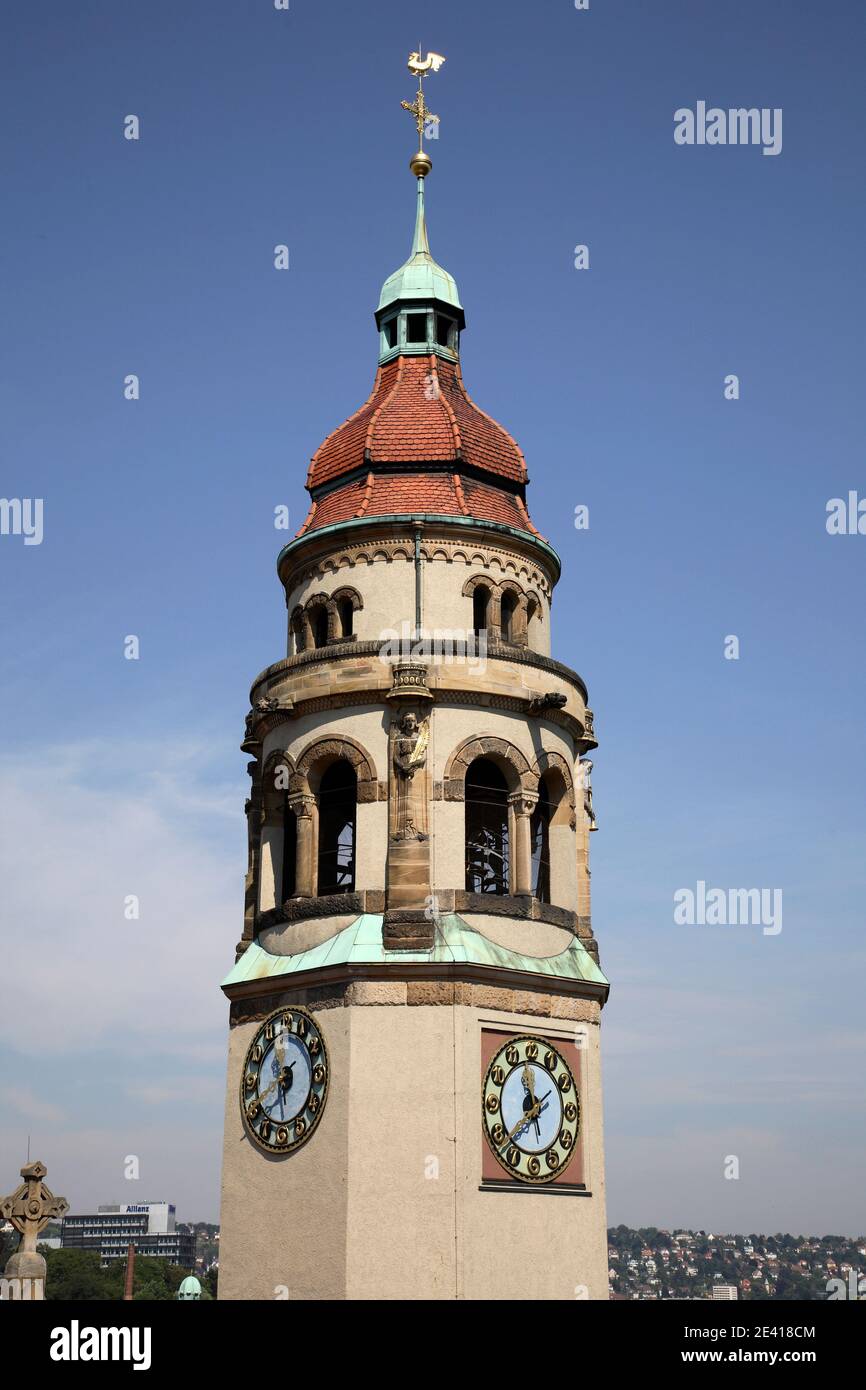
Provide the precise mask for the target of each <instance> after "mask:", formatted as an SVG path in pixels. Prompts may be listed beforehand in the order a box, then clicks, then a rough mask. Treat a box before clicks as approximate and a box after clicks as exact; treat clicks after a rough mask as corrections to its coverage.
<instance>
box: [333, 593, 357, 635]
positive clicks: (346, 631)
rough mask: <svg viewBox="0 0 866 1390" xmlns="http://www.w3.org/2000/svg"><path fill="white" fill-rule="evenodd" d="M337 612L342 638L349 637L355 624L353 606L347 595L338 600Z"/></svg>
mask: <svg viewBox="0 0 866 1390" xmlns="http://www.w3.org/2000/svg"><path fill="white" fill-rule="evenodd" d="M337 611H338V612H339V614H340V628H341V630H342V634H343V636H344V637H351V636H352V629H353V626H354V622H355V605H354V604H353V602H352V600H351V599H350V598H349V596H348V595H346V596H345V597H344V598H341V599H340V601H339V603H338V605H337Z"/></svg>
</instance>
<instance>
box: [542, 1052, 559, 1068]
mask: <svg viewBox="0 0 866 1390" xmlns="http://www.w3.org/2000/svg"><path fill="white" fill-rule="evenodd" d="M558 1061H559V1058H558V1057H557V1055H556V1053H555V1052H545V1054H544V1065H545V1066H546V1067H547V1070H548V1071H556V1064H557V1062H558Z"/></svg>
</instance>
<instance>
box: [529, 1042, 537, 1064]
mask: <svg viewBox="0 0 866 1390" xmlns="http://www.w3.org/2000/svg"><path fill="white" fill-rule="evenodd" d="M526 1055H527V1057H528V1058H529V1060H530V1062H534V1061H535V1059H536V1057H537V1056H538V1043H536V1042H528V1043H527V1044H526Z"/></svg>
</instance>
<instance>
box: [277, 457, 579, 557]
mask: <svg viewBox="0 0 866 1390" xmlns="http://www.w3.org/2000/svg"><path fill="white" fill-rule="evenodd" d="M458 471H459V470H458ZM419 521H420V522H428V521H437V522H446V523H447V524H448V525H449V526H463V527H465V528H466V529H468V530H469V529H472V528H473V527H479V526H480V527H481V529H482V530H484V531H493V532H495V533H497V534H498V535H505V536H519V537H520V539H521V540H526V541H528V542H529V543H530V544H531V545H535V546H537V547H538V548H539V550H543V551H544V552H545V553H546V554H547V555H548V556H549V558H550V559H551V560H552V561H553V563H554V565H555V566H556V577H557V579H558V578H559V576H560V574H561V573H562V561H561V560H560V558H559V555H558V554H557V552H556V551H555V550H554V548H553V546H552V545H551V544H550V542H549V541H545V540H542V538H541V536H536V535H534V534H533V533H532V531H522V530H520V529H519V528H518V527H516V526H506V525H505V524H504V522H501V521H485V520H483V519H482V518H481V517H474V516H455V515H454V514H453V513H449V512H383V513H382V515H381V516H359V517H352V518H351V520H349V521H332V522H331V523H330V524H329V525H328V526H318V527H316V528H315V529H314V530H312V531H305V532H304V534H303V535H302V536H295V538H294V540H291V541H289V542H288V543H287V544H286V545H284V546H283V548H282V550H281V551H280V553H279V555H278V556H277V573H279V570H280V566H281V565H282V563H283V557H284V556H287V555H290V554H291V553H292V552H293V551H295V550H297V549H299V548H300V547H301V546H302V545H304V544H305V543H309V541H311V540H312V539H313V538H314V537H316V536H328V535H333V534H334V533H336V532H338V531H348V530H352V529H354V528H356V527H364V526H376V525H381V524H382V523H387V522H399V523H401V524H402V525H404V526H412V525H413V524H414V523H415V522H419Z"/></svg>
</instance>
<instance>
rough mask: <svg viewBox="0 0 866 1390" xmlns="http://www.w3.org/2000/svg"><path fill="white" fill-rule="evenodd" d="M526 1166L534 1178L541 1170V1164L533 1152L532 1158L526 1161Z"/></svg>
mask: <svg viewBox="0 0 866 1390" xmlns="http://www.w3.org/2000/svg"><path fill="white" fill-rule="evenodd" d="M526 1167H527V1170H528V1171H529V1172H530V1173H531V1174H532V1176H533V1177H534V1178H536V1177H537V1176H538V1174H539V1173H540V1172H541V1164H540V1163H539V1161H538V1159H537V1158H536V1157H535V1154H533V1155H532V1158H531V1159H530V1160H529V1162H528V1163H527V1165H526Z"/></svg>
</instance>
